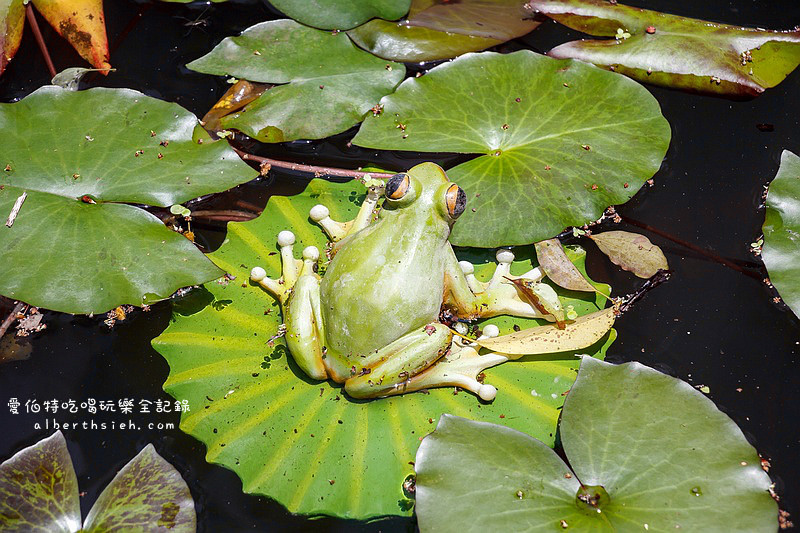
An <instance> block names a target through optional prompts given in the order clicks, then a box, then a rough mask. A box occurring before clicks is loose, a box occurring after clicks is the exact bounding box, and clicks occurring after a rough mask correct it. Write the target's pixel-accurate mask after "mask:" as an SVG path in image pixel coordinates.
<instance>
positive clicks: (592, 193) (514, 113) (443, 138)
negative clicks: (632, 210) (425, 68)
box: [353, 51, 670, 247]
mask: <svg viewBox="0 0 800 533" xmlns="http://www.w3.org/2000/svg"><path fill="white" fill-rule="evenodd" d="M475 80H480V83H476V81H475ZM381 103H382V104H383V106H384V109H383V113H381V114H380V115H379V116H376V117H372V116H370V117H368V118H367V119H366V120H365V121H364V123H363V124H362V125H361V129H360V130H359V131H358V134H357V135H356V136H355V138H354V139H353V143H354V144H357V145H359V146H365V147H368V148H379V149H384V150H414V151H438V152H459V153H472V154H476V155H480V157H476V158H475V159H472V160H471V161H468V162H466V163H462V164H460V165H458V166H456V167H453V168H451V169H449V170H448V171H447V172H448V175H449V176H450V179H451V180H453V181H455V182H457V183H458V184H459V185H460V186H461V187H462V188H463V189H464V190H465V191H466V192H467V197H468V198H469V207H468V209H467V211H466V212H465V213H464V215H463V216H462V217H461V219H459V222H458V224H457V225H456V226H455V228H454V231H453V235H452V238H451V239H452V241H453V242H454V243H456V244H458V245H463V246H481V247H491V246H501V245H505V244H529V243H533V242H536V241H541V240H544V239H547V238H549V237H552V236H553V235H555V234H557V233H559V232H560V231H561V230H563V229H564V227H566V226H580V225H583V224H585V223H586V222H589V221H593V220H596V219H597V218H598V217H599V216H600V215H601V214H602V212H603V210H604V209H605V208H606V207H608V206H609V205H612V204H619V203H622V202H625V201H626V200H628V199H629V198H630V197H631V196H633V195H634V194H635V193H636V191H637V189H638V188H639V187H640V186H641V185H642V184H643V183H644V181H645V180H647V179H648V178H650V177H651V176H652V175H653V174H654V173H655V172H656V171H657V170H658V168H659V167H660V166H661V160H662V159H663V157H664V154H665V153H666V150H667V146H668V145H669V139H670V129H669V124H668V123H667V121H666V119H664V117H663V116H662V115H661V110H660V108H659V105H658V102H657V101H656V100H655V98H653V96H652V95H651V94H650V93H649V92H648V91H647V90H646V89H644V88H643V87H642V86H641V85H639V84H638V83H635V82H633V81H631V80H630V79H628V78H625V77H624V76H620V75H618V74H614V73H611V72H608V71H604V70H601V69H598V68H596V67H593V66H591V65H586V64H585V63H582V62H579V61H571V60H555V59H551V58H548V57H545V56H542V55H539V54H535V53H533V52H529V51H519V52H514V53H512V54H506V55H501V54H494V53H481V54H466V55H463V56H461V57H459V58H457V59H455V60H454V61H452V62H450V63H446V64H444V65H441V66H438V67H436V68H434V69H431V71H430V72H428V73H427V74H426V75H425V76H422V77H420V78H409V79H407V80H406V81H404V82H403V83H402V84H400V87H398V89H397V91H395V92H394V93H393V94H391V95H389V96H386V97H384V98H383V99H382V100H381Z"/></svg>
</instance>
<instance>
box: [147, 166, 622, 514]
mask: <svg viewBox="0 0 800 533" xmlns="http://www.w3.org/2000/svg"><path fill="white" fill-rule="evenodd" d="M364 190H365V189H364V187H363V186H362V185H361V184H360V183H358V182H356V181H350V182H346V183H333V182H328V181H324V180H321V179H314V180H312V181H310V182H309V183H308V185H307V186H306V187H305V190H304V191H303V192H301V193H300V194H296V195H294V196H291V197H287V196H278V195H275V196H272V197H271V198H270V199H269V201H268V202H267V206H266V208H265V210H264V213H263V214H262V215H261V216H260V217H259V218H257V219H255V220H253V221H251V222H246V223H231V224H228V237H227V239H226V242H225V243H224V244H223V245H222V247H221V248H220V249H219V250H218V251H216V252H214V253H213V254H212V256H211V257H212V259H213V260H214V261H215V262H216V263H217V264H218V265H219V266H220V267H222V268H224V269H225V270H226V271H227V272H229V273H230V274H232V275H234V276H236V279H235V280H233V281H231V282H230V283H228V284H226V285H223V284H219V283H210V284H206V285H205V290H206V291H207V292H205V293H199V294H198V295H197V300H198V302H199V303H200V304H201V305H197V303H193V304H192V302H188V303H187V305H185V306H182V307H181V308H180V309H179V310H178V312H177V313H176V314H175V316H174V320H173V322H172V323H171V324H170V326H169V327H168V328H167V330H166V331H165V332H164V333H162V334H161V335H160V336H159V337H157V338H156V339H155V340H154V341H153V347H154V348H155V349H156V350H157V351H158V352H159V353H161V354H162V355H163V356H164V357H165V358H166V359H167V361H168V362H169V365H170V375H169V378H168V379H167V381H166V383H165V384H164V389H165V390H166V391H167V392H168V393H170V394H171V395H172V396H174V397H175V398H180V399H181V400H187V401H188V402H189V405H190V408H191V411H190V412H188V413H184V414H183V415H182V418H181V429H183V430H184V431H186V432H187V433H189V434H191V435H193V436H195V437H196V438H198V439H199V440H201V441H202V442H204V443H205V445H206V447H207V454H206V458H207V460H208V461H210V462H212V463H218V464H222V465H224V466H227V467H228V468H231V469H232V470H234V471H235V472H236V473H237V474H238V475H239V477H240V478H241V479H242V484H243V488H244V491H245V492H248V493H256V494H264V495H267V496H269V497H271V498H274V499H276V500H277V501H279V502H280V503H281V504H283V505H285V506H286V507H287V508H288V509H289V510H290V511H292V512H297V513H308V514H327V515H337V516H343V517H350V518H360V519H366V518H370V517H375V516H382V515H397V514H405V515H408V514H410V513H411V501H410V500H409V499H408V498H407V496H406V495H405V494H404V492H403V490H402V484H403V480H404V479H405V477H406V476H407V475H409V474H411V473H413V468H412V466H411V465H410V464H409V462H410V461H413V459H414V452H415V450H416V448H417V445H418V444H419V439H420V438H421V437H423V436H424V435H425V434H426V433H427V432H429V431H430V430H431V429H433V427H434V425H433V424H435V422H436V421H437V420H438V418H439V416H440V415H441V414H442V413H444V412H454V413H457V414H459V415H461V416H466V417H471V418H475V419H480V420H492V421H495V422H500V423H504V424H507V425H508V426H510V427H513V428H516V429H519V430H522V431H526V432H529V433H531V434H533V435H536V436H538V437H539V438H541V439H542V440H545V441H547V442H550V443H552V442H553V439H554V435H555V425H556V420H557V418H558V414H559V407H560V406H561V403H562V401H563V396H562V395H563V393H564V392H565V391H566V390H568V389H569V388H570V386H571V385H572V381H573V379H574V378H575V375H576V370H577V365H578V361H577V360H576V358H575V357H574V355H573V354H572V353H559V354H550V355H547V356H526V357H523V358H522V359H520V360H518V361H515V362H511V363H506V364H503V365H500V366H498V367H494V368H491V369H489V370H487V371H486V382H487V383H491V384H493V385H495V386H497V387H498V389H499V392H498V396H497V399H496V400H495V401H494V402H493V403H491V404H484V403H481V402H480V401H479V400H478V399H477V398H476V397H475V396H473V395H472V394H469V393H466V392H459V393H458V394H454V391H453V389H434V390H431V391H430V393H429V394H425V393H413V394H406V395H403V396H396V397H392V398H384V399H378V400H371V401H353V400H351V399H350V398H349V397H348V396H346V395H345V394H344V392H343V391H342V389H341V386H338V385H333V384H331V383H330V382H315V381H312V380H310V379H308V378H307V377H305V375H304V374H303V373H302V371H301V370H300V369H299V368H298V367H297V366H296V365H295V363H294V362H293V360H292V359H291V356H289V355H288V354H287V351H286V348H285V345H284V343H283V339H273V336H274V335H275V334H276V331H277V329H278V326H279V325H280V324H281V322H282V318H281V316H280V309H279V306H278V305H277V303H276V302H275V300H274V299H273V298H272V297H271V296H269V295H268V294H267V293H266V292H265V291H263V290H262V289H261V288H260V287H259V286H257V285H256V284H254V283H251V282H249V281H248V275H249V272H250V269H251V268H252V267H254V266H262V267H264V268H265V269H266V270H267V274H268V275H269V276H271V277H273V278H277V277H279V276H280V262H279V258H280V255H279V253H278V247H277V244H276V236H277V233H278V232H279V231H281V230H284V229H291V230H292V231H293V232H294V233H295V234H296V236H297V241H298V242H297V243H296V244H295V251H296V253H298V254H299V252H300V250H302V249H303V248H304V247H306V246H309V245H316V246H318V247H320V248H322V247H324V246H325V244H326V242H327V241H326V239H325V237H324V235H323V233H322V231H321V230H320V229H319V228H318V227H316V226H315V225H312V223H311V222H310V221H309V219H308V212H309V209H310V208H311V207H312V206H314V205H315V204H317V203H322V204H324V205H326V206H328V207H329V209H330V211H331V216H332V217H333V218H334V219H337V220H348V219H351V218H352V217H353V216H354V215H355V213H356V212H357V210H358V206H359V205H360V203H361V199H362V198H363V194H364ZM467 206H469V204H467ZM515 253H517V259H518V261H517V262H516V263H515V264H514V265H513V269H512V273H515V274H519V273H522V272H524V271H525V270H526V269H529V268H531V256H532V254H533V250H532V247H526V248H518V249H516V250H515ZM570 253H571V254H573V258H574V260H575V261H576V263H577V264H578V265H579V266H581V268H582V264H583V258H584V255H583V254H582V252H575V251H571V252H570ZM459 255H460V257H461V258H463V259H468V260H471V261H473V262H474V263H476V264H478V266H477V267H476V274H477V276H478V277H479V278H481V279H484V280H486V279H488V277H489V276H490V274H491V272H493V270H494V261H493V254H491V253H487V252H485V251H480V250H461V251H459ZM490 260H491V262H490ZM602 290H603V291H604V292H607V291H608V290H609V289H608V287H603V288H602ZM562 296H564V297H565V300H566V302H565V303H567V304H571V305H574V306H575V309H576V310H577V311H578V312H579V313H580V314H585V313H588V312H592V311H596V310H597V309H598V308H599V307H600V306H603V305H604V303H603V302H602V300H601V299H600V297H597V295H595V294H589V293H577V292H569V291H563V292H562ZM204 301H205V303H207V305H205V306H202V303H203V302H204ZM208 301H210V304H208ZM189 304H192V305H189ZM198 307H201V309H199V310H198ZM376 320H380V317H376ZM492 322H494V323H496V324H498V325H499V327H500V328H501V333H508V332H510V331H511V330H512V328H513V326H514V325H515V324H517V325H518V326H520V327H522V328H525V327H529V326H532V325H535V324H537V322H536V321H532V320H524V319H513V318H508V317H503V318H499V319H492ZM613 337H614V332H613V331H612V332H610V333H609V335H607V336H606V337H604V338H603V339H602V340H601V341H600V342H599V343H598V344H597V345H595V346H592V347H590V348H587V349H586V350H582V351H581V352H582V353H589V354H592V355H596V356H600V357H602V355H603V354H604V351H605V347H606V346H607V345H608V344H609V343H611V342H612V340H613Z"/></svg>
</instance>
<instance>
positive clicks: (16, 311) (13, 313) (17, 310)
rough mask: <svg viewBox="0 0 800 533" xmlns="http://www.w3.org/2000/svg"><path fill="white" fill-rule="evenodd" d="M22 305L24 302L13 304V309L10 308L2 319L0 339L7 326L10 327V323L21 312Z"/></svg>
mask: <svg viewBox="0 0 800 533" xmlns="http://www.w3.org/2000/svg"><path fill="white" fill-rule="evenodd" d="M23 307H25V303H24V302H17V305H15V306H14V309H12V310H11V312H10V313H9V314H8V316H7V317H6V319H5V320H3V323H2V324H0V339H2V338H3V335H5V334H6V331H8V328H10V327H11V324H13V323H14V321H15V320H16V319H17V315H18V314H19V313H21V312H22V308H23Z"/></svg>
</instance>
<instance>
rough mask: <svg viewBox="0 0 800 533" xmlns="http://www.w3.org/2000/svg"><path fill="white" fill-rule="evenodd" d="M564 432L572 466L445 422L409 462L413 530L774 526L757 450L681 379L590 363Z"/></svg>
mask: <svg viewBox="0 0 800 533" xmlns="http://www.w3.org/2000/svg"><path fill="white" fill-rule="evenodd" d="M654 413H658V415H657V416H654ZM560 434H561V443H562V445H563V448H564V453H565V455H566V458H567V460H568V461H569V463H570V465H571V467H572V468H571V469H570V467H569V466H567V465H566V464H565V463H564V462H563V461H562V460H561V458H560V457H559V456H558V455H557V454H556V453H555V452H554V451H553V450H551V449H549V448H548V447H547V446H545V445H544V444H543V443H542V442H540V441H538V440H536V439H534V438H531V437H530V436H528V435H524V434H522V433H519V432H517V431H513V430H511V429H509V428H506V427H501V426H496V425H493V424H486V423H482V422H476V421H472V420H465V419H461V418H458V417H454V416H450V415H445V416H443V417H442V419H441V421H440V422H439V425H438V427H437V428H436V431H435V432H433V433H432V434H431V435H429V436H428V437H426V438H425V439H424V440H423V442H422V444H421V445H420V448H419V451H418V453H417V457H416V468H417V517H418V519H419V527H420V530H421V531H423V532H425V531H440V530H448V531H477V530H486V529H489V528H491V529H493V530H500V531H522V530H526V531H560V530H563V529H568V530H570V531H572V530H574V531H616V532H628V531H631V532H633V531H661V532H667V531H676V530H679V531H747V532H755V531H772V532H774V531H775V530H776V529H777V526H778V506H777V504H776V503H775V501H774V500H773V499H772V497H771V496H770V493H769V487H770V479H769V476H767V474H766V473H765V472H764V471H763V470H762V469H761V463H760V458H759V456H758V454H757V453H756V451H755V450H754V449H753V447H752V446H750V444H749V443H748V442H747V439H746V438H745V436H744V435H743V434H742V432H741V430H740V429H739V428H738V427H737V426H736V424H734V423H733V421H732V420H731V419H730V418H728V417H727V416H726V415H725V414H723V413H722V412H720V411H719V410H718V409H717V408H716V406H714V404H713V402H711V400H709V399H708V398H706V397H705V396H703V395H702V394H701V393H700V392H699V391H697V390H695V389H693V388H692V387H691V386H690V385H688V384H687V383H685V382H683V381H680V380H678V379H675V378H672V377H669V376H666V375H664V374H661V373H660V372H657V371H655V370H653V369H652V368H648V367H646V366H643V365H640V364H638V363H626V364H623V365H612V364H609V363H604V362H602V361H598V360H596V359H592V358H590V357H585V358H583V361H582V362H581V367H580V371H579V373H578V378H577V380H576V381H575V384H574V385H573V387H572V389H571V390H570V392H569V395H568V396H567V399H566V401H565V403H564V409H563V413H562V416H561V423H560Z"/></svg>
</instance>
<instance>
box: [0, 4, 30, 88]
mask: <svg viewBox="0 0 800 533" xmlns="http://www.w3.org/2000/svg"><path fill="white" fill-rule="evenodd" d="M24 26H25V6H23V5H22V0H0V74H2V73H3V71H4V70H5V69H6V65H8V62H9V61H11V58H13V57H14V54H16V53H17V50H18V49H19V43H20V42H21V41H22V28H23V27H24Z"/></svg>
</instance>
